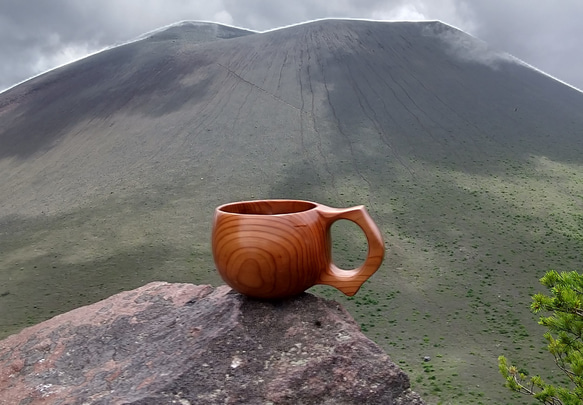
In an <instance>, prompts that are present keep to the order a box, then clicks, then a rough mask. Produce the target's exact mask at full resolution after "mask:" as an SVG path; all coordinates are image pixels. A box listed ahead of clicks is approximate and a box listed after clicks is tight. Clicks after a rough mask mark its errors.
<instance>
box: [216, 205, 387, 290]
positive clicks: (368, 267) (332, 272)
mask: <svg viewBox="0 0 583 405" xmlns="http://www.w3.org/2000/svg"><path fill="white" fill-rule="evenodd" d="M339 219H347V220H350V221H353V222H355V223H356V224H357V225H358V226H360V228H361V229H362V230H363V231H364V234H365V235H366V239H367V242H368V255H367V258H366V260H365V261H364V263H363V264H362V266H360V267H358V268H356V269H353V270H341V269H339V268H338V267H336V266H335V265H334V263H332V247H331V246H332V244H331V238H330V227H331V226H332V224H333V223H334V221H337V220H339ZM212 248H213V256H214V260H215V265H216V267H217V270H218V271H219V274H220V275H221V277H222V278H223V280H224V281H225V282H226V283H227V284H228V285H230V286H231V287H232V288H233V289H235V290H236V291H239V292H240V293H242V294H245V295H248V296H251V297H256V298H283V297H289V296H293V295H297V294H300V293H301V292H303V291H305V290H306V289H308V288H310V287H312V286H313V285H316V284H328V285H331V286H333V287H335V288H337V289H339V290H340V291H342V292H343V293H344V294H346V295H348V296H352V295H354V294H356V292H357V291H358V289H359V288H360V286H361V285H362V284H363V283H364V282H365V281H366V280H367V279H368V278H369V277H370V276H371V275H372V274H374V272H376V271H377V269H378V268H379V266H380V265H381V262H382V261H383V256H384V253H385V248H384V243H383V238H382V236H381V233H380V231H379V229H378V227H377V226H376V225H375V223H374V222H373V220H372V219H371V217H370V216H369V214H368V212H367V211H366V209H365V208H364V206H357V207H352V208H346V209H338V208H330V207H327V206H325V205H322V204H318V203H314V202H309V201H299V200H258V201H242V202H235V203H231V204H225V205H221V206H220V207H218V208H216V210H215V215H214V220H213V230H212Z"/></svg>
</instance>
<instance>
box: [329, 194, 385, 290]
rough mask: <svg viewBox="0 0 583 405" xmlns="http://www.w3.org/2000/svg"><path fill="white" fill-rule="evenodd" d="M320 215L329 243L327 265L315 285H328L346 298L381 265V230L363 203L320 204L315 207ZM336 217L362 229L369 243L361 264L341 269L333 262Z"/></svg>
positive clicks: (382, 247) (382, 246)
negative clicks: (332, 237) (329, 205)
mask: <svg viewBox="0 0 583 405" xmlns="http://www.w3.org/2000/svg"><path fill="white" fill-rule="evenodd" d="M318 211H319V213H320V217H321V218H322V220H323V222H324V224H325V228H326V239H327V244H328V253H327V254H328V260H327V262H328V266H327V268H326V269H325V270H324V272H323V273H321V274H320V276H319V278H318V281H317V284H327V285H330V286H332V287H334V288H337V289H338V290H340V291H342V292H343V293H344V294H346V295H348V296H349V297H351V296H353V295H354V294H356V292H357V291H358V290H359V289H360V287H361V286H362V284H364V282H365V281H366V280H368V278H369V277H370V276H372V275H373V274H374V273H375V272H376V271H377V270H378V268H379V267H380V265H381V263H382V261H383V257H384V255H385V244H384V242H383V237H382V235H381V231H380V230H379V228H378V227H377V226H376V224H375V223H374V221H373V220H372V218H371V217H370V215H369V214H368V212H367V211H366V208H365V207H364V205H359V206H356V207H352V208H331V207H327V206H323V205H320V206H319V207H318ZM339 219H347V220H349V221H352V222H354V223H355V224H356V225H358V226H359V227H360V229H362V231H363V232H364V234H365V236H366V240H367V242H368V254H367V257H366V260H365V261H364V263H363V264H362V266H360V267H358V268H356V269H353V270H342V269H340V268H338V267H336V265H335V264H334V263H333V262H332V248H331V236H330V228H331V227H332V224H333V223H334V222H336V221H338V220H339Z"/></svg>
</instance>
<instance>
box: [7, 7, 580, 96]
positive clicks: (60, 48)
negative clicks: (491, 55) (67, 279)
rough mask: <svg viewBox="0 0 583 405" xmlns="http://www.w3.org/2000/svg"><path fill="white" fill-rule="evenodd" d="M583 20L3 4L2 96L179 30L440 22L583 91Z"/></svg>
mask: <svg viewBox="0 0 583 405" xmlns="http://www.w3.org/2000/svg"><path fill="white" fill-rule="evenodd" d="M557 5H560V7H558V6H557ZM581 15H583V2H581V1H580V0H563V1H561V2H560V3H559V2H536V3H535V2H532V1H530V0H474V1H471V2H470V1H466V0H431V1H430V0H409V1H405V0H341V1H330V0H296V1H293V2H290V1H278V0H216V1H208V0H174V1H172V0H165V1H163V0H149V1H143V0H124V1H117V0H101V1H99V2H80V1H76V0H52V1H50V2H49V1H45V0H27V1H26V2H24V1H9V0H0V54H1V55H2V61H3V63H2V64H0V90H1V89H4V88H7V87H9V86H11V85H13V84H15V83H17V82H19V81H22V80H25V79H27V78H28V77H30V76H32V75H35V74H38V73H41V72H42V71H45V70H47V69H50V68H52V67H55V66H57V65H60V64H63V63H67V62H69V61H71V60H73V59H76V58H79V57H82V56H84V55H86V54H88V53H90V52H95V51H98V50H100V49H103V48H105V47H108V46H112V45H115V44H119V43H122V42H125V41H128V40H131V39H132V38H135V37H138V36H139V35H141V34H143V33H145V32H147V31H151V30H154V29H156V28H158V27H161V26H164V25H168V24H171V23H173V22H177V21H181V20H205V21H216V22H221V23H225V24H230V25H235V26H239V27H243V28H249V29H254V30H268V29H272V28H276V27H281V26H285V25H290V24H294V23H299V22H303V21H307V20H313V19H318V18H325V17H340V18H349V17H353V18H369V19H384V20H395V19H431V20H434V19H438V20H442V21H444V22H446V23H448V24H450V25H453V26H456V27H458V28H460V29H462V30H464V31H466V32H468V33H470V34H472V35H474V36H476V37H478V38H480V39H482V40H484V41H486V42H487V43H488V45H489V48H488V49H490V48H494V49H497V50H501V51H505V52H508V53H510V54H512V55H514V56H516V57H518V58H520V59H522V60H524V61H525V62H527V63H530V64H531V65H533V66H535V67H537V68H539V69H541V70H543V71H546V72H547V73H549V74H551V75H554V76H556V77H557V78H559V79H562V80H564V81H567V82H569V83H571V84H573V85H575V86H577V87H579V88H583V69H582V68H581V67H582V65H583V52H581V51H580V47H581V43H582V42H583V40H582V39H581V38H583V26H581V24H580V23H579V21H578V17H579V16H581Z"/></svg>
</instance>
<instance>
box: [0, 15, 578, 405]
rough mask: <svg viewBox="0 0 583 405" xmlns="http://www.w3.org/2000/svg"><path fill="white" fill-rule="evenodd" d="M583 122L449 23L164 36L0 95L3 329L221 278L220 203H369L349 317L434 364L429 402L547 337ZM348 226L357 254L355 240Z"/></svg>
mask: <svg viewBox="0 0 583 405" xmlns="http://www.w3.org/2000/svg"><path fill="white" fill-rule="evenodd" d="M581 128H583V93H581V92H578V91H576V90H574V89H573V88H570V87H568V86H566V85H564V84H562V83H560V82H558V81H556V80H554V79H552V78H550V77H549V76H546V75H544V74H542V73H541V72H539V71H537V70H535V69H533V68H530V67H529V66H527V65H525V64H523V63H521V62H520V61H518V60H516V59H514V58H512V57H510V56H509V55H506V54H503V53H500V52H496V51H495V50H492V49H490V48H489V47H488V46H487V44H484V43H483V42H481V41H479V40H478V39H476V38H473V37H471V36H469V35H467V34H465V33H463V32H461V31H459V30H456V29H454V28H452V27H450V26H448V25H446V24H443V23H441V22H436V21H430V22H373V21H355V20H322V21H315V22H311V23H306V24H301V25H296V26H291V27H287V28H282V29H279V30H274V31H269V32H264V33H255V32H251V31H245V30H240V29H235V28H231V27H225V26H220V25H214V24H208V23H182V24H176V25H173V26H171V27H168V28H166V29H163V30H159V31H156V32H153V33H149V34H147V35H145V36H144V37H143V38H142V39H140V40H137V41H134V42H131V43H128V44H125V45H121V46H118V47H115V48H112V49H109V50H106V51H103V52H101V53H98V54H95V55H93V56H90V57H87V58H85V59H82V60H79V61H77V62H75V63H72V64H70V65H67V66H64V67H62V68H59V69H56V70H53V71H50V72H47V73H46V74H44V75H41V76H38V77H36V78H34V79H31V80H29V81H27V82H25V83H23V84H21V85H19V86H17V87H14V88H12V89H10V90H8V91H6V92H4V93H2V94H0V170H1V173H2V177H1V178H0V252H2V253H1V254H0V305H2V308H5V310H2V311H1V312H0V313H1V316H0V331H1V332H2V333H4V334H8V333H11V332H15V331H17V330H19V329H20V328H21V327H23V326H24V325H26V324H27V323H36V322H38V321H40V320H42V319H46V318H47V317H50V316H52V315H53V314H56V313H60V312H65V311H67V310H69V309H71V308H74V307H77V306H80V305H85V304H87V303H90V302H95V301H97V300H99V299H102V298H105V297H107V296H109V295H111V294H113V293H115V292H118V291H120V290H124V289H132V288H135V287H137V286H140V285H143V284H144V283H145V282H148V281H153V280H164V281H169V282H176V281H180V282H196V283H213V284H218V283H220V280H219V278H218V276H217V275H216V273H215V271H214V268H213V263H212V257H211V254H210V243H209V241H210V221H211V218H212V214H213V209H214V208H215V207H216V206H218V205H220V204H222V203H225V202H229V201H235V200H250V199H258V198H299V199H307V200H315V201H318V202H321V203H324V204H326V205H330V206H337V207H346V206H351V205H358V204H365V205H366V206H367V208H368V210H369V212H370V213H371V215H372V217H373V218H374V219H375V221H376V222H377V223H378V224H379V225H380V227H381V229H382V232H383V234H384V235H385V240H386V243H387V255H386V261H385V263H384V264H383V266H382V267H381V269H380V270H379V271H378V272H377V273H376V274H375V276H374V278H373V280H372V282H371V283H368V284H365V286H364V287H363V291H362V292H361V294H359V296H360V298H359V296H357V297H355V300H354V301H346V305H347V306H348V308H349V310H350V309H351V310H353V312H354V313H355V316H356V317H357V318H358V317H359V316H360V319H359V322H361V323H362V324H363V329H366V330H368V331H369V333H370V334H371V336H372V337H374V338H376V339H377V340H379V341H380V342H381V344H385V345H386V347H388V352H389V353H394V355H395V357H396V358H399V359H404V361H406V362H407V364H408V366H409V367H408V368H406V369H407V371H408V372H409V370H411V372H412V373H413V376H415V373H416V370H417V369H419V368H420V366H419V364H418V363H419V359H423V357H424V356H430V357H432V358H434V359H436V358H437V359H440V360H439V361H440V363H439V364H440V365H439V367H438V366H437V365H436V367H435V369H439V368H441V369H442V370H444V371H442V372H441V373H442V375H441V377H443V378H449V379H450V380H452V381H456V382H455V383H452V384H450V386H447V385H445V384H439V386H438V385H436V387H437V388H439V389H441V390H444V391H442V394H439V392H438V391H431V390H432V389H433V388H431V387H433V385H431V384H436V383H435V379H432V380H427V384H428V385H427V386H428V387H429V388H427V389H428V390H429V397H427V396H426V395H425V393H424V392H422V391H421V392H420V394H421V395H422V396H424V397H426V398H427V399H429V400H430V399H431V395H437V396H439V395H450V394H451V395H453V394H452V392H456V390H458V388H456V387H457V386H458V385H459V386H461V387H469V386H471V387H474V386H476V385H480V384H482V385H483V384H486V383H487V384H488V385H489V386H490V387H498V386H499V385H501V382H499V381H498V376H497V371H496V365H495V361H496V358H497V356H498V355H499V354H504V353H502V350H503V348H504V347H507V346H508V344H507V340H508V339H509V338H508V337H507V335H504V334H501V332H500V333H499V331H500V330H505V331H506V332H507V333H509V334H512V336H515V335H517V336H520V338H519V342H518V343H515V344H514V345H510V349H509V350H511V348H512V347H517V346H520V347H525V348H526V347H529V346H530V345H533V346H539V345H540V342H539V340H537V339H536V338H535V337H534V336H536V333H537V330H536V327H537V326H536V322H533V321H532V316H531V315H530V314H529V313H528V305H529V302H530V298H529V296H530V295H531V294H532V291H533V289H534V288H535V287H536V286H537V285H538V281H537V280H538V278H539V277H541V276H542V275H543V274H544V272H545V271H546V270H547V269H549V268H551V267H555V266H562V267H563V266H564V267H565V268H566V269H567V268H569V269H574V268H578V267H577V266H579V267H580V264H581V257H580V255H579V253H576V252H580V251H582V249H583V245H582V242H581V240H583V238H580V231H578V229H579V228H578V224H579V219H577V218H578V217H577V215H580V209H581V208H582V207H581V201H580V198H579V196H580V195H583V189H582V187H583V186H581V182H580V180H579V179H580V178H581V177H580V176H581V175H583V171H582V170H581V164H582V163H583V137H582V136H581ZM578 212H579V214H578ZM333 234H334V235H337V236H336V237H335V239H334V241H335V245H334V249H335V250H334V252H333V253H334V259H335V261H337V262H338V263H339V264H340V265H341V267H346V268H351V267H354V266H355V265H356V264H357V262H358V260H360V259H361V258H362V257H363V252H362V250H363V249H365V246H364V245H365V244H364V242H363V240H362V235H361V233H360V231H359V230H358V229H353V228H346V229H345V230H335V229H333ZM194 269H198V270H196V271H195V270H194ZM200 269H204V270H200ZM318 291H319V292H321V293H322V294H328V295H329V296H331V295H330V294H332V292H331V291H330V290H328V289H320V290H318ZM335 298H337V299H343V298H342V297H336V296H335ZM351 305H352V307H351ZM517 307H524V308H523V309H517ZM362 308H374V311H373V310H372V309H370V310H368V309H367V311H368V312H367V311H364V310H363V309H362ZM377 309H378V311H377ZM514 320H515V321H514ZM506 321H507V322H508V324H506V323H504V322H506ZM531 323H532V326H530V324H531ZM424 335H425V338H424V339H423V340H419V341H417V340H415V339H413V338H411V339H409V337H416V336H424ZM385 337H386V340H385ZM510 340H511V341H512V338H510ZM516 350H518V349H516ZM476 353H477V354H476ZM437 355H439V356H440V357H436V356H437ZM508 357H512V355H511V354H508ZM533 361H535V360H533ZM536 361H538V360H536ZM540 361H541V362H544V361H543V360H540ZM490 362H491V364H490ZM434 371H435V370H434ZM419 375H420V377H421V379H423V378H425V377H427V376H428V374H426V373H423V372H421V373H420V374H419ZM454 375H455V376H454ZM448 376H449V377H448ZM460 376H461V377H460ZM472 376H473V377H472ZM413 380H414V381H415V378H413ZM424 381H425V380H424ZM432 381H433V382H432ZM456 384H458V385H456ZM497 384H498V385H497ZM414 389H415V387H414ZM497 389H498V388H492V390H494V393H491V392H488V393H486V398H487V399H489V401H486V402H497V400H498V399H500V398H499V397H496V395H498V394H496V392H498V391H496V390H497ZM484 390H486V388H484ZM474 391H476V393H475V395H478V394H479V393H480V392H481V391H482V390H481V389H480V390H474ZM445 392H447V393H448V394H445ZM472 392H473V391H472ZM472 395H473V394H472ZM482 395H483V392H482ZM468 398H469V397H468ZM468 398H466V399H468ZM472 398H474V399H475V397H472ZM458 399H459V398H458ZM462 400H463V398H462V399H460V401H461V402H459V403H463V401H462ZM468 403H471V402H468ZM474 403H475V402H474Z"/></svg>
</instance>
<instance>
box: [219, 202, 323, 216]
mask: <svg viewBox="0 0 583 405" xmlns="http://www.w3.org/2000/svg"><path fill="white" fill-rule="evenodd" d="M315 207H316V204H315V203H312V202H309V201H301V200H258V201H242V202H235V203H231V204H226V205H223V206H221V207H219V208H218V209H219V211H222V212H228V213H231V214H243V215H281V214H294V213H297V212H303V211H307V210H311V209H312V208H315Z"/></svg>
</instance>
